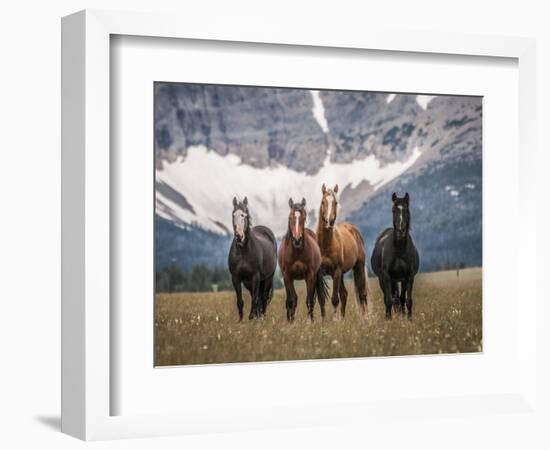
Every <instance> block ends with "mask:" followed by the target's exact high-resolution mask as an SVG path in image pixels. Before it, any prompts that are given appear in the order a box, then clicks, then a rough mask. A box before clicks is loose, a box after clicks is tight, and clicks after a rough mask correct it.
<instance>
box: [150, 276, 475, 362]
mask: <svg viewBox="0 0 550 450" xmlns="http://www.w3.org/2000/svg"><path fill="white" fill-rule="evenodd" d="M350 282H351V280H350V281H348V283H350ZM297 290H298V295H299V303H298V309H297V311H296V321H295V322H294V323H292V324H288V323H287V321H286V310H285V297H284V295H285V294H284V290H277V291H275V293H274V296H273V300H272V302H271V304H270V306H269V308H268V310H267V315H266V318H265V319H262V320H254V321H249V320H247V319H245V320H243V322H242V323H239V322H238V320H237V307H236V305H235V295H234V293H233V292H217V293H214V292H211V293H177V294H157V296H156V317H155V354H156V361H155V364H156V365H157V366H166V365H182V364H206V363H228V362H249V361H281V360H297V359H317V358H339V357H348V358H349V357H364V356H389V355H418V354H434V353H455V352H479V351H481V349H482V336H481V334H482V326H481V320H482V317H481V316H482V314H481V310H482V308H481V295H482V294H481V292H482V290H481V269H479V268H477V269H463V270H461V271H460V275H459V277H458V278H457V275H456V272H455V271H449V272H435V273H429V274H421V275H419V276H418V277H417V278H416V283H415V287H414V291H413V293H414V296H413V298H414V302H415V303H414V314H413V319H412V320H407V319H406V317H403V316H400V315H396V314H394V318H393V320H392V321H387V320H385V318H384V305H383V300H382V296H381V291H380V289H379V286H378V280H376V279H371V280H370V290H371V295H370V297H369V305H368V314H367V317H366V318H365V319H362V318H361V317H359V314H358V308H357V306H356V304H355V295H354V293H353V289H352V286H351V285H350V286H348V292H349V296H348V308H347V311H346V318H345V319H344V320H341V319H339V315H334V314H333V312H332V305H330V302H329V304H328V305H327V307H328V308H327V318H326V319H325V321H324V322H323V321H322V320H321V317H320V312H319V306H318V305H316V307H315V319H316V320H315V321H314V322H313V323H310V322H309V321H308V320H307V319H306V306H305V298H304V287H303V286H302V285H298V289H297ZM249 308H250V298H249V297H248V296H246V297H245V317H247V315H248V310H249Z"/></svg>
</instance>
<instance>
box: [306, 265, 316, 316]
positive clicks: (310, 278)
mask: <svg viewBox="0 0 550 450" xmlns="http://www.w3.org/2000/svg"><path fill="white" fill-rule="evenodd" d="M316 276H317V274H316V273H314V272H310V273H308V274H307V277H306V289H307V296H306V305H307V316H308V318H309V319H310V320H311V321H312V322H313V307H314V306H315V279H316Z"/></svg>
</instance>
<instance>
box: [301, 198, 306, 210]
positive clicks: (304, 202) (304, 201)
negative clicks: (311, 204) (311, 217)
mask: <svg viewBox="0 0 550 450" xmlns="http://www.w3.org/2000/svg"><path fill="white" fill-rule="evenodd" d="M305 206H306V199H305V198H304V197H302V208H303V207H305Z"/></svg>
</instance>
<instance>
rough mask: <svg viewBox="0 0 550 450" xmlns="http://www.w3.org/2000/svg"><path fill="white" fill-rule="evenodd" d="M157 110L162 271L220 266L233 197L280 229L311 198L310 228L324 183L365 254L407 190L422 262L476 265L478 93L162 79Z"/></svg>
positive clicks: (434, 265)
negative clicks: (293, 201) (335, 186)
mask: <svg viewBox="0 0 550 450" xmlns="http://www.w3.org/2000/svg"><path fill="white" fill-rule="evenodd" d="M155 106H156V108H155V138H156V139H155V155H156V165H157V172H156V189H157V191H156V194H157V195H156V199H157V233H156V251H157V253H156V254H157V267H163V266H165V265H167V264H170V263H176V264H177V265H179V266H181V267H184V268H186V269H187V268H190V267H192V266H193V265H194V264H196V263H198V262H200V263H204V264H206V265H210V266H215V265H221V264H225V251H226V248H225V247H227V246H228V245H229V241H230V233H229V230H230V229H231V220H230V215H231V206H230V204H231V203H230V201H231V199H232V197H233V196H234V195H237V196H244V195H247V196H248V197H249V200H250V202H251V205H253V209H252V211H253V214H254V215H255V219H256V222H257V223H260V222H261V223H265V224H268V225H270V226H271V227H272V228H273V229H274V231H275V232H276V234H278V235H282V234H283V233H284V231H285V227H286V225H285V224H286V215H287V209H288V207H287V206H286V204H287V201H288V197H289V196H294V197H296V198H301V197H302V196H304V197H306V199H307V200H308V206H309V208H310V211H309V217H310V223H309V226H311V227H315V224H316V221H317V210H318V205H319V201H320V185H321V184H322V183H323V182H325V183H327V184H332V183H339V185H340V188H341V194H340V213H339V217H340V219H341V220H343V219H346V220H350V221H353V222H354V223H357V224H358V225H359V226H360V228H361V229H362V231H363V233H364V234H365V238H366V244H367V247H369V248H368V251H370V248H372V242H373V241H374V239H375V237H376V235H377V234H378V232H379V231H381V230H382V229H383V228H384V227H386V226H389V225H390V224H391V215H390V211H391V203H390V200H389V199H390V196H391V192H393V190H395V191H398V192H399V193H404V192H405V191H408V192H409V194H410V195H411V197H412V207H413V221H414V222H413V237H414V238H415V241H416V242H417V245H418V246H419V248H420V250H421V256H422V269H423V270H432V269H434V268H438V267H443V266H453V265H458V264H461V263H462V264H465V265H480V264H481V205H482V203H481V200H482V199H481V192H482V191H481V181H482V180H481V172H482V170H481V169H482V160H481V156H482V152H481V149H482V144H481V136H482V132H481V131H482V130H481V126H482V117H481V113H482V100H481V98H479V97H458V96H435V97H434V96H424V95H412V94H386V93H371V92H348V91H318V92H317V91H308V90H299V89H274V88H249V87H234V86H207V85H193V84H168V83H157V84H156V85H155ZM199 243H201V244H199ZM201 246H202V247H201ZM184 249H185V251H184ZM220 249H222V250H220Z"/></svg>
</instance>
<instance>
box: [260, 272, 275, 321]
mask: <svg viewBox="0 0 550 450" xmlns="http://www.w3.org/2000/svg"><path fill="white" fill-rule="evenodd" d="M261 295H262V314H263V315H265V313H266V311H267V305H268V304H269V301H270V300H271V296H272V295H273V276H271V277H269V278H267V279H266V280H264V282H263V292H262V294H261Z"/></svg>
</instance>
